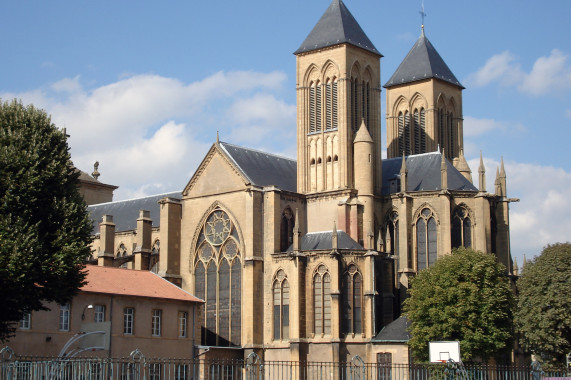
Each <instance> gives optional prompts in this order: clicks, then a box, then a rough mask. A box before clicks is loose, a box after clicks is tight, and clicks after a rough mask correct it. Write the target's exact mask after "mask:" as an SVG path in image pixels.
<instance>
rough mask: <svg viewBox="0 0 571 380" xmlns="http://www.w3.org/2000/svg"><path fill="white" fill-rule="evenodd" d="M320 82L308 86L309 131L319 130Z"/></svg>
mask: <svg viewBox="0 0 571 380" xmlns="http://www.w3.org/2000/svg"><path fill="white" fill-rule="evenodd" d="M321 101H322V100H321V84H320V83H319V82H313V83H311V85H310V86H309V133H313V132H320V131H321Z"/></svg>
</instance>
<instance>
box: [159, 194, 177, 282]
mask: <svg viewBox="0 0 571 380" xmlns="http://www.w3.org/2000/svg"><path fill="white" fill-rule="evenodd" d="M159 207H160V221H161V230H160V232H159V240H160V243H161V246H160V256H159V276H161V277H163V278H165V279H167V280H168V281H170V282H172V283H173V284H175V285H178V286H180V285H181V283H182V279H181V276H180V255H181V251H180V244H181V241H180V229H181V220H182V203H181V201H180V200H179V199H175V198H163V199H161V200H160V201H159Z"/></svg>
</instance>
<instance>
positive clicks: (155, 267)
mask: <svg viewBox="0 0 571 380" xmlns="http://www.w3.org/2000/svg"><path fill="white" fill-rule="evenodd" d="M160 252H161V242H160V241H159V240H158V239H157V240H155V242H154V243H153V247H152V248H151V259H150V263H149V268H150V271H151V272H153V273H159V258H160Z"/></svg>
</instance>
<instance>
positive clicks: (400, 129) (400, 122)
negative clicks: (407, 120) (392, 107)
mask: <svg viewBox="0 0 571 380" xmlns="http://www.w3.org/2000/svg"><path fill="white" fill-rule="evenodd" d="M398 136H399V137H398V142H399V153H398V155H399V156H402V153H403V152H404V115H403V113H402V112H399V116H398Z"/></svg>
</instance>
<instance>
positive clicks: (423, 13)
mask: <svg viewBox="0 0 571 380" xmlns="http://www.w3.org/2000/svg"><path fill="white" fill-rule="evenodd" d="M418 13H420V18H421V19H422V24H421V28H422V33H423V34H424V18H425V17H426V13H425V12H424V0H422V10H421V11H419V12H418Z"/></svg>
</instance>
